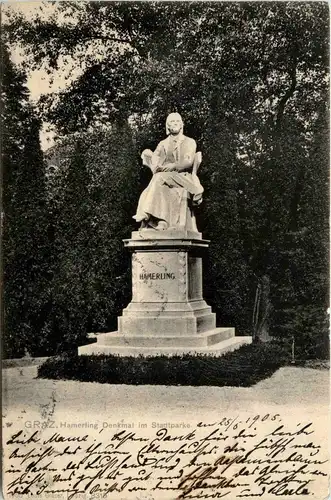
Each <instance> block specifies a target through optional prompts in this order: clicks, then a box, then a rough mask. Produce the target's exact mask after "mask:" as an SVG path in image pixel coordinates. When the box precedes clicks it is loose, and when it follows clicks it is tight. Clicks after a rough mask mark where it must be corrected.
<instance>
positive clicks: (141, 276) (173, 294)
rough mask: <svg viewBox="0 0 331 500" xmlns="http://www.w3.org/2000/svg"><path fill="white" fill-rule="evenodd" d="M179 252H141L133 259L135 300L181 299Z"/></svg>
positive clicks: (133, 295) (168, 300) (133, 296)
mask: <svg viewBox="0 0 331 500" xmlns="http://www.w3.org/2000/svg"><path fill="white" fill-rule="evenodd" d="M178 267H179V266H178V254H177V252H165V253H164V254H161V253H160V252H139V253H136V254H135V258H134V259H133V260H132V291H133V292H132V301H133V302H178V301H180V300H181V292H180V281H179V268H178Z"/></svg>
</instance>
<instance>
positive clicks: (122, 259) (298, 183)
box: [5, 2, 328, 357]
mask: <svg viewBox="0 0 331 500" xmlns="http://www.w3.org/2000/svg"><path fill="white" fill-rule="evenodd" d="M5 36H6V37H7V38H8V40H9V41H11V42H12V43H15V44H17V43H19V44H21V46H22V47H23V49H24V50H25V54H26V62H27V64H28V65H29V68H31V69H33V68H37V67H41V66H42V67H44V68H45V69H46V70H47V71H48V72H49V74H50V75H54V74H56V71H58V70H61V72H63V73H64V74H66V75H67V77H68V85H67V87H66V89H65V90H63V91H60V92H56V93H53V94H52V93H51V94H48V95H44V96H42V97H41V98H40V102H39V107H38V109H39V113H40V117H41V118H42V119H44V120H47V121H49V122H50V123H52V124H54V125H55V126H56V127H57V130H58V134H59V137H61V139H59V141H58V145H57V146H55V147H54V148H53V149H52V150H51V151H48V152H47V163H48V170H47V172H48V176H47V196H48V198H47V205H48V211H49V217H48V221H49V224H50V225H51V230H49V231H48V234H51V237H50V241H51V246H52V251H51V253H50V257H49V259H50V260H49V269H50V270H51V276H50V277H48V278H47V279H48V281H47V286H45V288H44V290H47V289H49V290H50V291H51V304H52V307H51V308H50V313H49V320H48V323H47V325H48V326H47V328H48V334H47V335H46V336H44V338H45V339H46V338H48V339H49V345H51V346H52V347H51V348H52V349H55V348H56V349H59V348H61V349H64V348H67V347H68V346H69V345H70V344H71V345H76V344H77V343H78V342H80V341H81V340H82V338H83V336H84V334H85V333H86V331H89V330H93V331H95V330H103V331H105V330H107V329H115V328H116V324H115V320H116V315H117V314H118V313H119V312H120V310H121V308H123V306H125V305H126V303H127V302H128V301H129V300H130V270H129V260H128V256H127V255H125V254H124V252H123V247H122V242H121V240H122V239H123V238H125V237H129V235H130V230H131V228H132V227H133V226H132V219H131V217H132V214H133V213H134V209H135V204H136V202H137V199H138V195H139V193H140V192H141V190H142V188H143V187H144V186H145V184H146V182H148V173H147V172H146V173H145V172H144V171H143V170H141V169H140V168H139V151H141V150H142V149H144V148H145V147H148V148H154V147H155V145H156V143H157V141H158V140H160V138H162V137H163V136H164V121H165V117H166V114H167V113H168V112H169V111H179V112H180V113H181V114H182V116H183V118H184V121H185V133H186V134H187V135H189V136H191V137H194V138H195V139H196V140H197V142H198V148H199V149H200V150H201V151H202V152H203V164H202V168H201V175H200V177H201V182H202V184H203V185H204V187H205V201H204V204H203V206H202V207H201V208H200V213H199V214H198V219H199V228H200V230H202V231H203V233H204V235H205V236H206V237H207V238H210V239H211V248H210V252H209V257H208V259H207V260H206V262H205V297H206V299H207V301H208V302H209V303H210V304H211V305H212V306H213V309H214V310H215V312H216V313H217V316H218V319H219V322H220V324H222V325H233V326H235V327H236V328H237V331H238V332H239V333H247V334H253V335H254V337H255V338H256V339H263V338H268V336H269V335H270V334H271V335H274V336H280V337H285V338H291V339H292V338H293V339H294V341H295V345H296V347H297V348H298V349H299V352H300V353H301V354H300V355H301V356H306V357H307V356H310V357H312V356H325V355H327V346H328V335H327V323H326V320H327V315H326V310H327V302H328V286H327V269H328V252H327V248H328V246H327V245H328V238H327V232H328V209H327V206H328V204H327V199H328V194H327V193H328V168H327V167H328V134H327V128H328V120H327V116H328V109H327V107H328V7H327V4H326V3H323V2H302V3H301V2H242V3H240V2H192V3H191V2H178V3H177V2H176V3H175V2H171V3H166V2H165V3H164V2H162V3H161V2H137V3H135V2H132V3H131V2H86V3H85V2H57V3H55V4H54V5H52V7H50V6H49V5H48V6H47V5H46V6H45V7H43V8H41V10H40V11H36V13H35V15H34V16H33V15H31V16H29V18H25V17H24V15H23V14H22V15H21V14H18V13H17V12H16V11H15V12H13V13H12V15H11V16H10V17H9V21H8V23H7V26H6V33H5ZM73 77H75V78H73ZM5 91H6V90H5ZM18 99H19V98H18ZM15 113H16V111H15ZM17 113H18V110H17ZM15 119H16V118H15ZM14 128H15V126H14ZM15 133H17V131H14V132H13V134H14V135H13V136H14V137H15ZM37 150H38V148H37V145H36V149H35V151H34V153H33V154H34V155H37V153H36V151H37ZM31 154H32V152H31ZM12 161H14V160H12ZM13 164H14V163H13ZM26 175H29V173H28V170H26ZM30 184H31V181H30ZM10 189H11V188H10ZM17 189H19V187H17ZM26 194H27V193H25V195H26ZM8 196H9V190H8ZM11 196H12V195H11ZM15 196H16V194H15ZM17 196H21V195H19V194H17ZM22 196H23V197H24V193H22ZM33 196H37V195H36V194H33ZM15 220H16V219H15ZM12 224H13V225H12V227H14V224H16V222H15V223H14V222H13V223H12ZM8 227H11V226H10V224H9V222H8ZM27 231H28V229H27ZM28 239H29V238H28ZM40 248H41V247H39V245H34V248H33V249H31V252H32V254H31V255H33V256H35V257H36V258H39V257H37V256H38V255H39V256H40V255H45V252H40ZM42 265H43V264H40V266H39V264H38V266H39V267H40V269H41V268H42ZM8 269H9V268H8ZM43 276H44V275H43ZM8 283H10V284H9V285H8V287H9V288H10V287H12V288H13V293H14V295H15V294H18V284H17V283H16V284H15V282H14V281H13V279H12V278H10V279H9V280H8ZM20 283H21V285H22V286H23V287H32V289H34V287H35V286H36V287H37V289H38V286H39V285H37V281H36V280H35V278H34V277H33V276H32V277H31V275H29V274H27V275H26V278H24V280H23V281H21V282H20ZM48 287H49V288H48ZM6 300H7V303H8V307H12V306H11V304H12V303H14V302H15V301H16V300H17V299H16V296H15V298H11V297H10V296H8V295H7V299H6ZM43 300H46V299H45V298H44V299H43ZM46 303H47V301H45V304H46ZM14 317H15V316H14V315H13V318H14ZM8 329H9V331H10V332H12V334H11V335H13V336H14V337H15V338H16V336H17V333H16V332H17V331H18V329H17V325H15V324H14V323H13V324H12V325H10V323H8ZM14 332H15V333H14ZM40 332H41V330H40V328H39V327H38V328H36V329H35V330H34V335H35V337H36V338H37V339H39V336H40ZM42 335H45V333H44V330H43V334H42ZM14 337H13V338H14ZM24 342H25V341H24ZM24 342H23V344H24ZM40 342H41V340H40ZM46 343H47V342H46ZM23 344H22V345H23ZM40 345H42V343H41V344H40ZM41 350H43V349H41Z"/></svg>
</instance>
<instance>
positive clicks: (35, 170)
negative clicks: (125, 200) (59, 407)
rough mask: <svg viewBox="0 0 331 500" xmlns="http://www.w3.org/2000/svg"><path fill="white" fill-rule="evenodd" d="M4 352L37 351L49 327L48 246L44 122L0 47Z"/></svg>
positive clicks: (6, 52) (14, 354)
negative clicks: (42, 143) (42, 147)
mask: <svg viewBox="0 0 331 500" xmlns="http://www.w3.org/2000/svg"><path fill="white" fill-rule="evenodd" d="M2 68H3V73H2V96H3V107H2V116H1V118H2V130H3V143H2V165H3V184H4V194H3V210H4V235H3V256H4V258H3V273H4V323H5V332H4V333H5V334H4V354H5V357H14V356H16V357H20V356H21V355H23V354H24V353H25V352H26V351H28V352H29V353H30V354H36V353H37V352H38V349H39V346H40V344H41V343H42V339H43V338H44V337H45V336H47V332H48V327H49V308H50V295H49V293H50V289H49V277H50V274H51V269H50V248H49V242H48V222H47V206H46V199H45V170H44V163H43V157H42V153H41V150H40V144H39V129H40V123H39V121H38V120H37V119H36V117H35V116H34V113H33V109H32V108H31V106H30V104H29V102H28V92H27V89H26V86H25V76H24V74H23V73H21V72H20V71H18V70H17V68H15V66H14V65H13V64H12V62H11V60H10V57H9V53H8V49H7V48H6V47H5V46H4V47H3V51H2Z"/></svg>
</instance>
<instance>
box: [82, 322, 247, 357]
mask: <svg viewBox="0 0 331 500" xmlns="http://www.w3.org/2000/svg"><path fill="white" fill-rule="evenodd" d="M96 340H97V341H96V342H95V343H93V344H88V345H85V346H81V347H79V348H78V354H80V355H81V354H115V355H119V356H141V355H142V356H162V355H164V356H176V355H182V354H208V355H212V356H221V355H222V354H225V353H226V352H229V351H233V350H235V349H237V348H238V347H240V346H242V345H243V344H249V343H251V342H252V337H235V335H234V328H215V329H214V330H212V331H208V332H204V333H202V334H198V335H197V334H195V335H180V336H178V335H153V334H152V335H147V334H146V335H124V334H122V333H119V332H110V333H101V334H98V335H97V336H96Z"/></svg>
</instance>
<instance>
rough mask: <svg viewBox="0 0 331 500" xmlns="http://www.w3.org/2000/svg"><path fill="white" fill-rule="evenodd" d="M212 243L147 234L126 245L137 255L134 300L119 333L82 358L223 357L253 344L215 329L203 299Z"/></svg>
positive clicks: (177, 234) (189, 234)
mask: <svg viewBox="0 0 331 500" xmlns="http://www.w3.org/2000/svg"><path fill="white" fill-rule="evenodd" d="M208 244H209V242H208V240H204V239H202V235H201V233H198V232H194V231H187V230H185V229H184V228H182V229H169V230H164V231H155V230H148V229H146V230H142V231H135V232H133V233H132V238H131V239H129V240H124V245H125V247H126V248H128V249H129V250H130V251H131V253H132V300H131V302H130V303H129V304H128V306H127V307H126V308H125V309H124V310H123V311H122V315H121V316H119V317H118V331H117V332H111V333H104V334H98V335H97V337H96V339H97V341H96V342H95V343H94V344H88V345H85V346H81V347H79V348H78V353H79V354H118V355H120V356H139V355H142V356H158V355H167V356H174V355H180V354H187V353H192V354H209V355H221V354H224V353H225V352H227V351H231V350H234V349H236V348H237V347H240V346H241V345H242V344H246V343H250V342H251V337H235V330H234V328H216V316H215V314H214V313H213V312H212V310H211V307H210V306H209V305H208V304H207V303H206V301H205V300H204V298H203V293H202V288H203V287H202V256H203V253H204V251H205V250H206V249H207V248H208Z"/></svg>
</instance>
